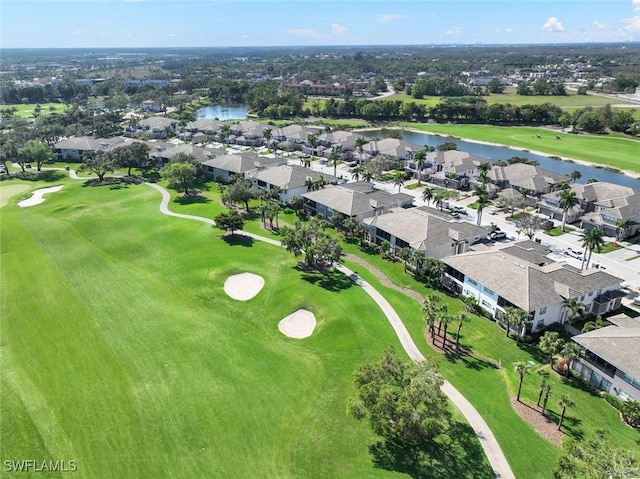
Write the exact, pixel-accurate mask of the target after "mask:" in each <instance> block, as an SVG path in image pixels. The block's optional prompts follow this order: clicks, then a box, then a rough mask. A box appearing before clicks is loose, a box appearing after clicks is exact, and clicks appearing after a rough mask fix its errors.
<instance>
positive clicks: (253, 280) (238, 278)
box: [224, 273, 264, 301]
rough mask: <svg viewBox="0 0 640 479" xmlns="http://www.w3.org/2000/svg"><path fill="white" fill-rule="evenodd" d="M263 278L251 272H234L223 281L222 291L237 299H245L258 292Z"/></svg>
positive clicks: (262, 283)
mask: <svg viewBox="0 0 640 479" xmlns="http://www.w3.org/2000/svg"><path fill="white" fill-rule="evenodd" d="M263 286H264V279H263V278H262V276H258V275H257V274H253V273H242V274H234V275H233V276H229V277H228V278H227V280H226V281H225V282H224V292H225V293H227V294H228V295H229V296H231V297H232V298H233V299H237V300H238V301H247V300H249V299H251V298H253V297H254V296H255V295H256V294H258V293H259V292H260V290H261V289H262V287H263Z"/></svg>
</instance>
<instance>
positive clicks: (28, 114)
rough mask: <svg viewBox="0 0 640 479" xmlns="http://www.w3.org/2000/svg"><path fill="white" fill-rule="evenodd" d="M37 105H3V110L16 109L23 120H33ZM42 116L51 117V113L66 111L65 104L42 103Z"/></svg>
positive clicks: (17, 114)
mask: <svg viewBox="0 0 640 479" xmlns="http://www.w3.org/2000/svg"><path fill="white" fill-rule="evenodd" d="M36 105H37V103H27V104H20V105H3V106H2V108H10V107H16V108H17V111H16V116H19V117H22V118H33V112H34V110H35V108H36ZM40 107H41V112H40V114H41V115H49V114H51V113H62V112H63V111H64V109H65V106H64V104H63V103H40Z"/></svg>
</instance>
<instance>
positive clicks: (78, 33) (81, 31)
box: [71, 30, 84, 37]
mask: <svg viewBox="0 0 640 479" xmlns="http://www.w3.org/2000/svg"><path fill="white" fill-rule="evenodd" d="M71 35H73V36H74V37H81V36H82V35H84V30H75V31H73V32H71Z"/></svg>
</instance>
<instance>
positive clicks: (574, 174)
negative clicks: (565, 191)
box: [569, 170, 582, 183]
mask: <svg viewBox="0 0 640 479" xmlns="http://www.w3.org/2000/svg"><path fill="white" fill-rule="evenodd" d="M569 178H570V180H571V181H573V182H574V183H575V182H576V181H578V180H579V179H580V178H582V173H580V172H579V171H578V170H573V171H572V172H571V173H570V174H569Z"/></svg>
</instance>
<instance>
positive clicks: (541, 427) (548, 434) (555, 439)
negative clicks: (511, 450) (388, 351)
mask: <svg viewBox="0 0 640 479" xmlns="http://www.w3.org/2000/svg"><path fill="white" fill-rule="evenodd" d="M345 256H346V257H347V259H349V260H350V261H353V262H354V263H358V264H359V265H361V266H364V267H365V268H366V269H367V270H368V271H369V272H370V273H372V274H373V275H374V276H375V277H376V278H377V279H378V280H379V281H380V282H381V283H382V284H383V285H385V286H387V287H389V288H392V289H394V290H396V291H400V292H401V293H404V294H406V295H407V296H409V297H410V298H413V299H415V300H416V301H418V302H419V303H420V304H422V302H423V300H424V298H423V297H422V296H421V295H420V294H419V293H417V292H416V291H413V290H411V289H407V288H400V287H398V286H396V285H395V284H393V283H392V282H391V281H390V280H389V278H387V277H386V275H385V274H384V273H382V272H381V271H379V270H377V269H376V268H374V267H372V266H371V265H370V264H369V263H367V262H366V261H364V260H362V259H361V258H359V257H357V256H355V255H351V254H347V255H345ZM442 332H443V331H442ZM424 338H425V341H426V342H427V344H428V345H429V346H430V347H431V348H432V349H433V350H434V351H437V352H439V353H442V354H445V355H447V356H465V355H468V356H472V357H477V358H478V359H482V360H485V361H489V362H491V363H493V365H494V367H495V368H496V369H500V366H499V365H498V364H496V363H495V361H494V360H493V359H492V358H487V357H482V356H481V355H478V354H475V353H471V351H469V350H467V349H465V348H464V347H463V346H460V347H459V348H456V345H455V342H453V341H451V340H450V339H448V340H447V341H446V343H445V344H444V346H443V344H442V336H441V335H440V336H439V335H438V328H437V326H436V330H435V335H434V337H431V335H430V334H429V330H428V328H425V331H424ZM509 398H510V400H511V406H512V407H513V410H514V411H515V412H516V413H517V414H518V415H519V416H520V417H521V418H522V419H523V420H524V421H526V422H528V423H529V424H530V425H531V426H532V427H533V428H534V429H535V430H536V431H537V432H538V434H540V435H541V436H542V437H544V438H545V439H546V440H547V441H549V442H552V443H553V444H555V445H557V446H558V447H562V438H563V437H564V436H565V434H564V432H562V431H558V425H557V424H556V422H555V421H552V420H551V419H549V418H548V417H547V416H546V415H545V416H543V415H542V414H540V412H541V411H542V408H540V407H538V406H536V405H535V404H528V403H523V402H518V401H517V400H516V398H515V396H513V395H512V394H511V392H509Z"/></svg>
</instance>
